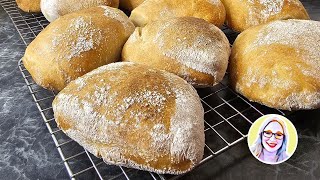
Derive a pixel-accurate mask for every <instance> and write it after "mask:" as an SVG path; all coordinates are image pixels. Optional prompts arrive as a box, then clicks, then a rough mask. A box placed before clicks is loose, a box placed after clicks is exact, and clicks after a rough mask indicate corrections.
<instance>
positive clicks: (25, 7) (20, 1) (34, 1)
mask: <svg viewBox="0 0 320 180" xmlns="http://www.w3.org/2000/svg"><path fill="white" fill-rule="evenodd" d="M16 3H17V5H18V7H19V8H20V9H21V10H22V11H24V12H41V10H40V0H16Z"/></svg>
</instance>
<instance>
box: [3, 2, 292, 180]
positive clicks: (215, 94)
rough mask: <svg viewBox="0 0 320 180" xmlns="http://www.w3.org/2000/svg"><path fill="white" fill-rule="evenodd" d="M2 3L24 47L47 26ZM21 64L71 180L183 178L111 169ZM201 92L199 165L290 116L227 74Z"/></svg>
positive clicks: (39, 17)
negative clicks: (250, 95)
mask: <svg viewBox="0 0 320 180" xmlns="http://www.w3.org/2000/svg"><path fill="white" fill-rule="evenodd" d="M0 4H1V6H2V7H3V8H4V10H5V11H6V12H7V14H8V15H9V16H10V18H11V20H12V22H13V23H14V25H15V27H16V29H17V31H18V32H19V34H20V36H21V38H22V40H23V42H24V43H25V44H26V45H28V44H30V42H31V41H32V40H33V39H34V38H35V37H36V36H37V34H39V33H40V32H41V30H42V29H43V28H45V27H46V26H47V25H48V24H49V22H48V21H47V20H46V19H45V18H44V17H43V15H42V14H41V13H37V14H35V13H24V12H22V11H20V10H19V9H18V7H17V6H16V4H15V1H13V0H0ZM223 31H224V32H225V33H226V35H227V36H228V38H229V41H230V42H233V41H234V39H235V38H236V36H237V34H236V33H234V32H232V31H230V30H229V29H227V28H224V29H223ZM18 65H19V69H20V71H21V73H22V76H23V78H24V80H25V82H26V85H27V87H28V89H29V91H30V93H31V95H32V97H33V99H34V101H35V103H36V105H37V107H38V109H39V111H40V114H41V116H42V118H43V120H44V122H45V125H46V126H47V128H48V130H49V133H50V135H51V137H52V139H53V141H54V143H55V146H56V148H57V150H58V152H59V154H60V156H61V159H62V160H63V163H64V165H65V167H66V169H67V172H68V174H69V176H70V178H71V179H177V178H180V177H181V176H172V175H160V174H155V173H151V172H146V171H140V170H136V169H129V168H125V167H121V166H114V165H107V164H105V163H104V162H103V161H102V160H101V159H99V158H96V157H94V156H93V155H91V154H90V153H89V152H88V151H86V150H85V149H84V148H83V147H81V146H80V145H78V144H77V143H76V142H75V141H73V140H72V139H70V138H69V137H68V136H66V135H65V134H64V133H63V132H62V131H61V130H60V129H59V128H58V127H57V124H56V123H55V121H54V117H53V111H52V106H51V103H52V101H53V99H54V97H55V95H56V93H55V92H53V91H48V90H45V89H43V88H41V87H40V86H38V85H37V84H36V83H35V82H34V81H33V80H32V77H31V75H30V74H29V72H28V71H27V70H26V69H25V67H24V66H23V63H22V62H21V60H20V61H19V62H18ZM198 94H199V96H200V97H201V102H202V104H203V107H204V110H205V135H206V145H205V155H204V158H203V160H202V161H201V163H200V164H203V163H206V162H208V161H211V160H214V157H216V156H217V155H219V154H221V153H223V152H224V151H226V150H227V149H229V148H230V147H232V146H234V145H236V144H238V143H239V142H241V141H243V140H244V139H245V138H246V137H247V134H248V130H249V128H250V126H251V124H252V123H253V121H255V120H256V119H257V118H258V117H260V116H261V115H263V114H268V113H277V114H281V115H284V116H285V115H286V114H287V112H283V111H280V110H276V109H270V108H267V107H265V106H262V105H259V104H257V103H252V102H249V101H248V100H247V99H246V98H244V97H242V96H241V95H239V94H237V93H235V92H234V91H233V90H232V89H230V88H229V86H228V77H227V75H226V76H225V77H224V80H223V81H222V82H221V83H219V84H218V85H216V86H214V87H211V88H205V89H198ZM190 173H193V171H191V172H190Z"/></svg>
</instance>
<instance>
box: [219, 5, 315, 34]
mask: <svg viewBox="0 0 320 180" xmlns="http://www.w3.org/2000/svg"><path fill="white" fill-rule="evenodd" d="M221 1H222V3H223V4H224V7H225V8H226V12H227V17H226V24H227V25H228V26H229V27H230V28H232V29H233V30H234V31H237V32H242V31H244V30H246V29H248V28H249V27H252V26H256V25H259V24H263V23H267V22H270V21H274V20H281V19H309V15H308V13H307V11H306V10H305V9H304V7H303V5H302V4H301V2H300V1H299V0H221Z"/></svg>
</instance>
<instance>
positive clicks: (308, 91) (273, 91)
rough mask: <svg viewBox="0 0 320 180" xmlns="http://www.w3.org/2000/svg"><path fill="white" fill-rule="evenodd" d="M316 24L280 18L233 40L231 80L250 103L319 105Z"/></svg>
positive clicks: (319, 57) (319, 51) (318, 33)
mask: <svg viewBox="0 0 320 180" xmlns="http://www.w3.org/2000/svg"><path fill="white" fill-rule="evenodd" d="M319 42H320V22H317V21H310V20H281V21H280V20H279V21H274V22H271V23H269V24H266V25H260V26H256V27H252V28H249V29H248V30H246V31H244V32H242V33H241V34H240V35H239V36H238V38H237V39H236V41H235V43H234V45H233V48H232V54H231V57H230V65H229V67H230V70H229V71H230V80H231V84H232V86H233V87H234V88H235V90H236V91H237V92H239V93H240V94H243V95H244V96H245V97H247V98H248V99H249V100H251V101H255V102H259V103H261V104H264V105H266V106H269V107H272V108H278V109H285V110H299V109H317V108H319V107H320V74H319V71H320V61H319V60H320V44H319Z"/></svg>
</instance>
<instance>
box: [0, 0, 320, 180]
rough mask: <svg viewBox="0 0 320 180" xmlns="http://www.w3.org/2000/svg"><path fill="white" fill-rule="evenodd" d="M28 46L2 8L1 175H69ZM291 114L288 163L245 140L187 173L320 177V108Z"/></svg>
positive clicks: (314, 4)
mask: <svg viewBox="0 0 320 180" xmlns="http://www.w3.org/2000/svg"><path fill="white" fill-rule="evenodd" d="M304 4H305V5H306V8H307V9H308V12H309V13H310V14H311V18H312V19H315V20H320V1H319V0H313V1H304ZM24 50H25V45H24V44H23V42H22V41H21V39H20V37H19V35H18V33H17V31H16V29H15V28H14V26H13V24H12V23H11V20H10V18H9V17H8V16H7V15H6V13H5V12H4V10H3V9H2V8H1V7H0V179H8V180H11V179H68V175H67V172H66V170H65V168H64V166H63V163H62V160H61V159H60V156H59V154H58V152H57V150H56V148H55V146H54V143H53V141H52V139H51V137H50V134H49V133H48V131H47V129H46V127H45V124H44V122H43V120H42V118H41V116H40V113H39V112H38V109H37V108H36V106H35V103H34V102H33V100H32V97H31V95H30V93H29V91H28V89H27V87H26V86H25V82H24V80H23V78H22V76H21V74H20V72H19V70H18V66H17V62H18V60H19V59H20V58H21V57H22V55H23V52H24ZM289 118H290V119H292V120H293V123H294V124H295V126H296V127H297V130H298V134H299V145H298V148H297V151H296V152H295V154H294V155H293V156H292V157H291V159H290V160H288V161H287V162H285V163H283V164H281V165H275V166H270V165H264V164H262V163H260V162H259V161H257V160H256V159H255V158H254V157H252V156H251V154H250V152H249V151H248V148H247V144H246V142H245V141H243V142H242V143H239V144H238V145H236V146H235V147H233V148H232V149H230V150H228V151H226V152H225V153H223V154H222V155H220V156H218V157H216V158H214V159H213V160H211V161H210V162H209V163H206V164H205V165H203V166H200V167H199V168H197V169H195V170H194V171H193V172H192V173H190V174H187V175H186V176H185V177H184V178H185V179H212V178H214V179H235V178H239V179H257V178H259V179H269V178H271V179H299V180H300V179H320V111H319V110H314V111H301V112H297V113H294V114H292V115H290V116H289ZM109 169H110V168H109ZM122 178H123V177H122Z"/></svg>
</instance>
